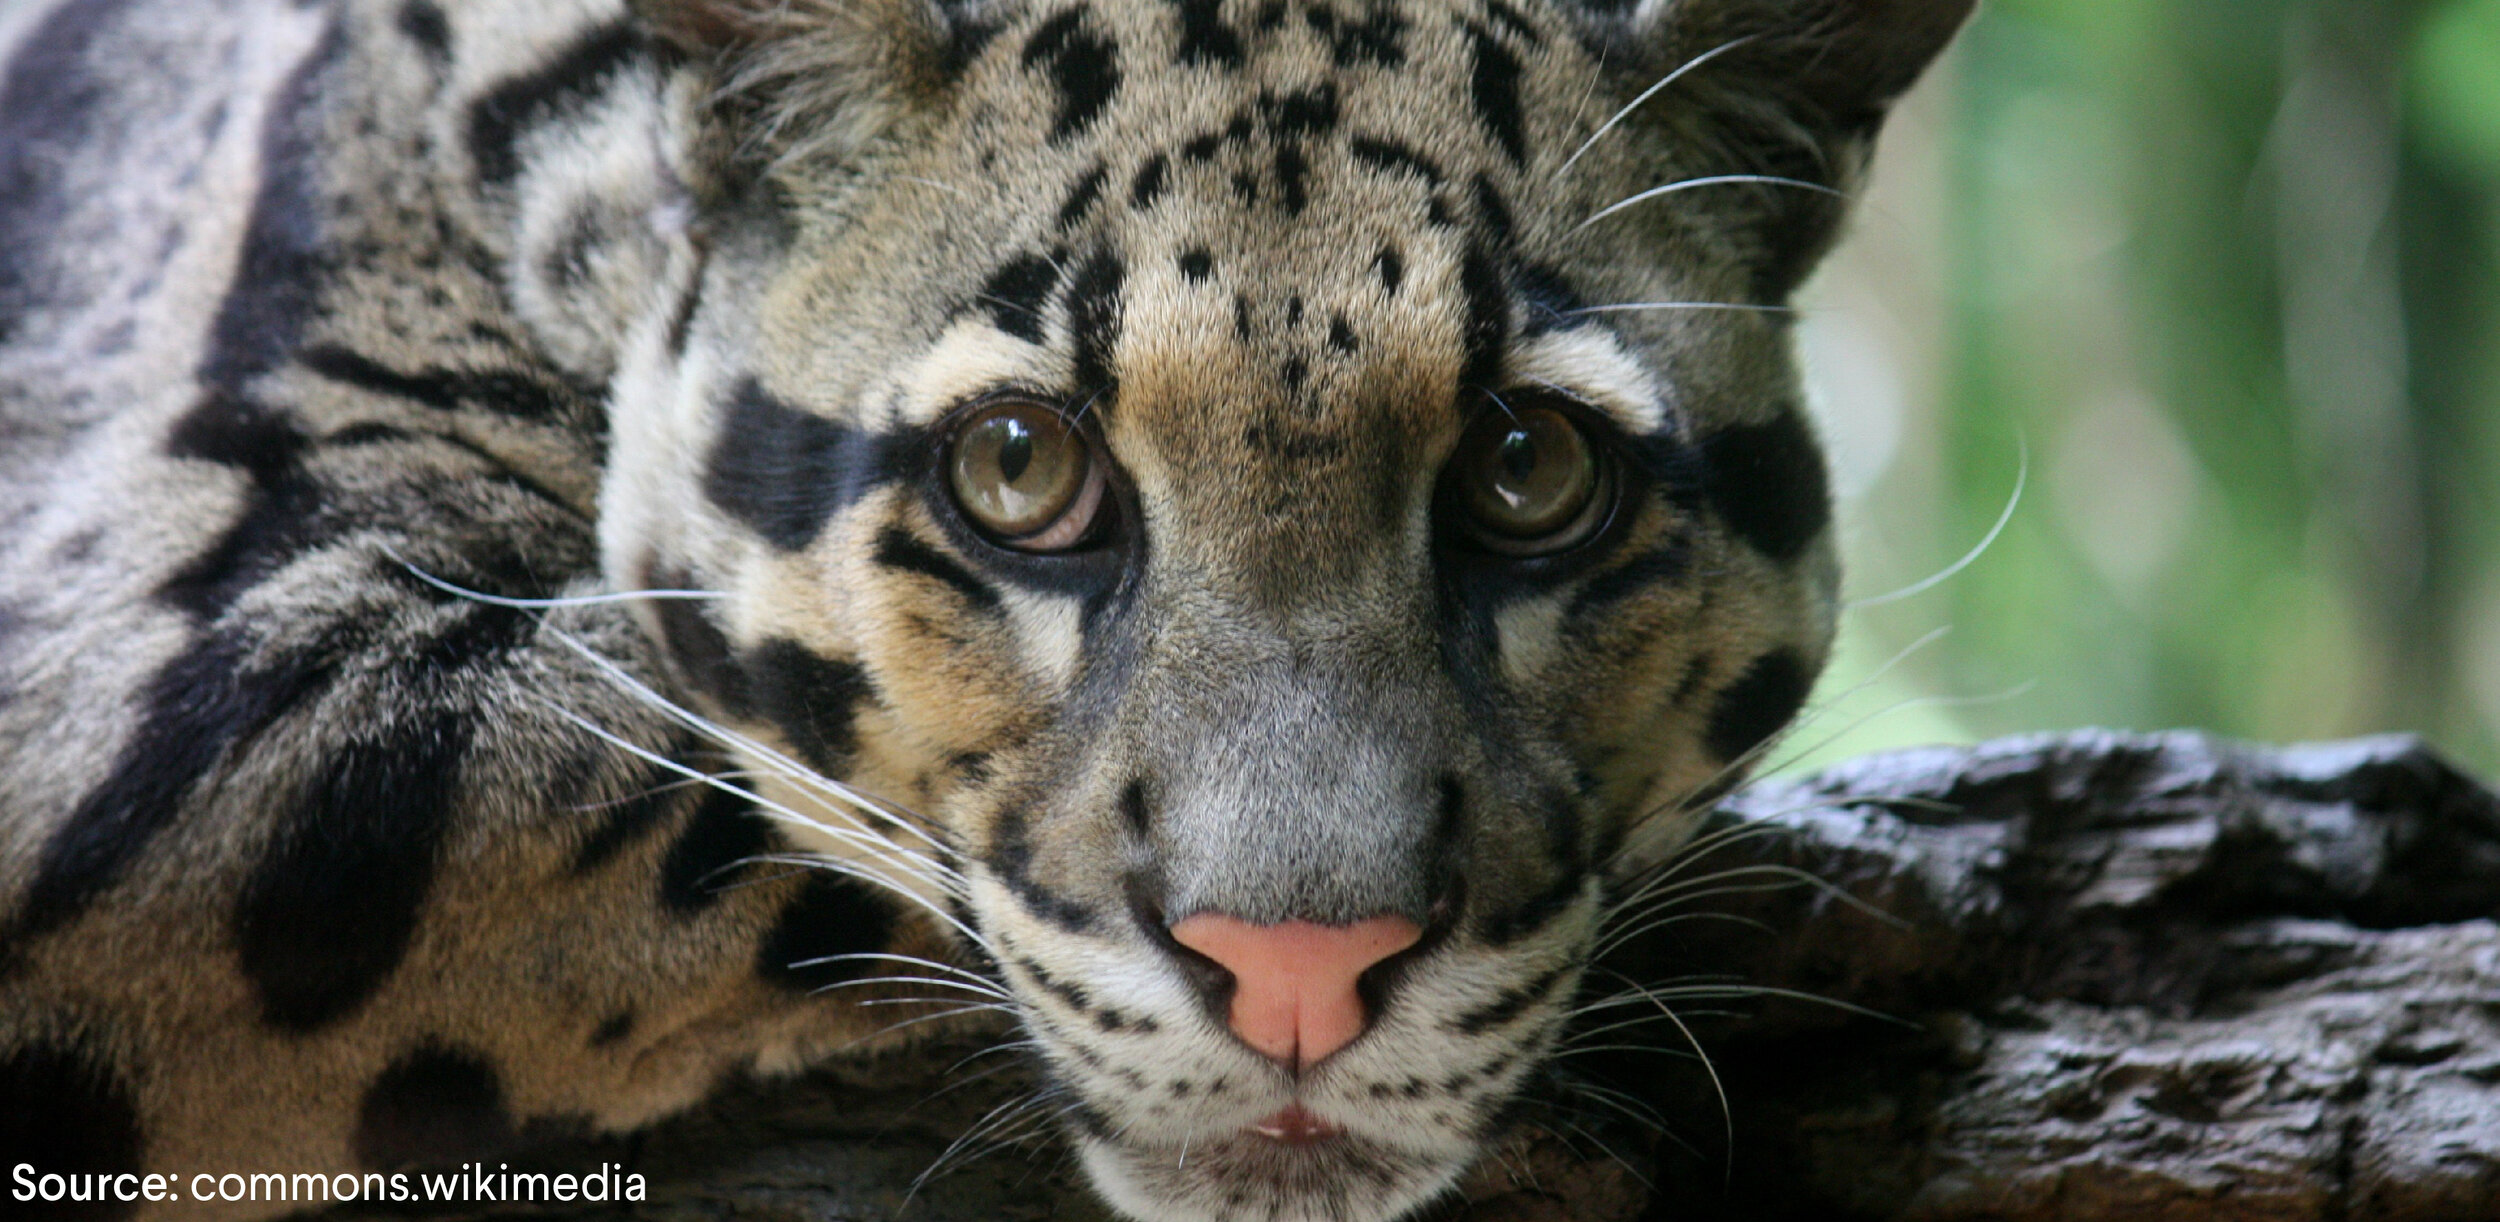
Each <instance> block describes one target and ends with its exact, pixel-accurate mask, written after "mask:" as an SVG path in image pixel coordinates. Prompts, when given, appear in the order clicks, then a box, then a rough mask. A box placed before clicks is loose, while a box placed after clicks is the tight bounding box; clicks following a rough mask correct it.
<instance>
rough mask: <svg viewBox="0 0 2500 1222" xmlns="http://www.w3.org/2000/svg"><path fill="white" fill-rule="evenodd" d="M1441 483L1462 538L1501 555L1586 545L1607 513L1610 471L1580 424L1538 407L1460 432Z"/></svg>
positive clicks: (1517, 410) (1498, 415) (1611, 491)
mask: <svg viewBox="0 0 2500 1222" xmlns="http://www.w3.org/2000/svg"><path fill="white" fill-rule="evenodd" d="M1448 478H1449V479H1450V481H1451V492H1452V493H1453V496H1454V499H1455V501H1456V502H1457V508H1458V509H1459V511H1460V512H1461V513H1462V514H1464V515H1465V517H1466V525H1467V528H1468V533H1469V535H1470V536H1471V537H1472V538H1473V539H1474V541H1475V542H1476V543H1478V544H1480V545H1482V546H1484V547H1485V548H1487V549H1489V550H1492V551H1496V552H1500V553H1502V554H1503V555H1508V556H1542V555H1548V554H1551V553H1554V552H1559V551H1564V550H1566V549H1569V548H1571V547H1575V546H1577V545H1579V544H1580V543H1583V542H1585V541H1587V539H1588V538H1589V536H1591V535H1593V534H1595V533H1597V530H1598V528H1599V527H1602V526H1604V525H1605V524H1606V519H1607V516H1608V514H1609V512H1610V510H1611V509H1612V507H1613V500H1614V489H1613V484H1614V475H1613V469H1612V466H1611V464H1609V463H1608V461H1607V460H1606V457H1605V454H1604V452H1603V451H1601V450H1600V449H1599V448H1598V444H1597V442H1596V441H1595V440H1594V439H1593V438H1591V437H1590V436H1589V435H1588V434H1587V432H1586V431H1584V430H1583V429H1582V428H1581V427H1580V425H1579V424H1578V423H1577V422H1576V421H1574V420H1573V419H1572V418H1571V417H1570V416H1568V415H1565V414H1564V413H1563V412H1561V411H1559V410H1557V409H1555V408H1552V407H1545V406H1535V405H1520V406H1517V407H1515V409H1514V410H1509V411H1496V412H1492V413H1489V414H1487V416H1486V417H1485V418H1484V419H1483V420H1481V421H1479V422H1478V423H1477V425H1476V426H1475V427H1474V428H1473V429H1470V430H1468V433H1467V436H1466V438H1465V439H1464V440H1462V441H1460V442H1459V446H1458V453H1457V454H1456V455H1455V456H1453V457H1452V458H1451V460H1450V469H1449V476H1448Z"/></svg>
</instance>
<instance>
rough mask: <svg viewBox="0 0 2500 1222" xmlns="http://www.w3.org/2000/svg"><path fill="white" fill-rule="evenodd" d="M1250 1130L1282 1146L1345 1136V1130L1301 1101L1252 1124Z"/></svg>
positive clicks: (1314, 1143) (1312, 1143)
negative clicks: (1316, 1114)
mask: <svg viewBox="0 0 2500 1222" xmlns="http://www.w3.org/2000/svg"><path fill="white" fill-rule="evenodd" d="M1250 1131H1251V1132H1253V1133H1256V1134H1258V1135H1259V1136H1261V1137H1264V1138H1266V1139H1268V1140H1269V1141H1272V1142H1275V1143H1276V1144H1278V1145H1280V1146H1309V1145H1317V1144H1318V1143H1320V1142H1323V1141H1329V1140H1332V1139H1335V1138H1339V1137H1343V1136H1345V1130H1344V1129H1342V1128H1339V1127H1338V1126H1336V1125H1333V1124H1330V1123H1328V1122H1327V1121H1325V1120H1322V1119H1320V1118H1319V1117H1317V1116H1314V1115H1312V1114H1311V1112H1310V1109H1308V1108H1305V1107H1303V1106H1302V1105H1301V1104H1299V1103H1295V1104H1291V1105H1288V1106H1287V1107H1286V1108H1285V1109H1284V1110H1283V1111H1281V1112H1278V1113H1276V1114H1275V1115H1273V1116H1270V1117H1268V1118H1267V1119H1265V1120H1262V1121H1260V1122H1258V1123H1257V1124H1254V1125H1251V1126H1250Z"/></svg>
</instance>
